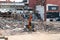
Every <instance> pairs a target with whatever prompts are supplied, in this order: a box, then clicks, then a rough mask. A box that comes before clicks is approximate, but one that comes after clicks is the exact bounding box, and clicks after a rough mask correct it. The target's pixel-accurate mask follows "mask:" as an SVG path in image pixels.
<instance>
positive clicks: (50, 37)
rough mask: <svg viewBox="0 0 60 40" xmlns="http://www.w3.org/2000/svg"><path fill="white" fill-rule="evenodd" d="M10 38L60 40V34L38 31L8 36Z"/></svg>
mask: <svg viewBox="0 0 60 40" xmlns="http://www.w3.org/2000/svg"><path fill="white" fill-rule="evenodd" d="M6 37H8V40H60V34H58V33H57V34H49V33H45V32H41V33H40V32H36V33H32V34H31V33H30V34H24V35H14V36H13V35H12V36H6Z"/></svg>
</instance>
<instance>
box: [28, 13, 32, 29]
mask: <svg viewBox="0 0 60 40" xmlns="http://www.w3.org/2000/svg"><path fill="white" fill-rule="evenodd" d="M31 21H32V14H30V15H29V19H28V28H29V30H32V26H31Z"/></svg>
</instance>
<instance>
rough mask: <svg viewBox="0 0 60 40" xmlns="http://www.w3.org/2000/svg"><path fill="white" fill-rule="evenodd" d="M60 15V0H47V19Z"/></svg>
mask: <svg viewBox="0 0 60 40" xmlns="http://www.w3.org/2000/svg"><path fill="white" fill-rule="evenodd" d="M58 17H60V0H52V1H51V0H46V20H48V19H52V20H54V19H56V18H58Z"/></svg>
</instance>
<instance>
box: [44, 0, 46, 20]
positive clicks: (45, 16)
mask: <svg viewBox="0 0 60 40" xmlns="http://www.w3.org/2000/svg"><path fill="white" fill-rule="evenodd" d="M44 21H46V0H44Z"/></svg>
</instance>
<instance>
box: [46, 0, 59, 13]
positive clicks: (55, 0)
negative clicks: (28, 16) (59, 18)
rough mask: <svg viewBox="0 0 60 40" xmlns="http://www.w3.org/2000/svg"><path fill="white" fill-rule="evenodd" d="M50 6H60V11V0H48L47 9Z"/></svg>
mask: <svg viewBox="0 0 60 40" xmlns="http://www.w3.org/2000/svg"><path fill="white" fill-rule="evenodd" d="M48 6H59V10H57V11H59V12H60V0H46V10H48Z"/></svg>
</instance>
